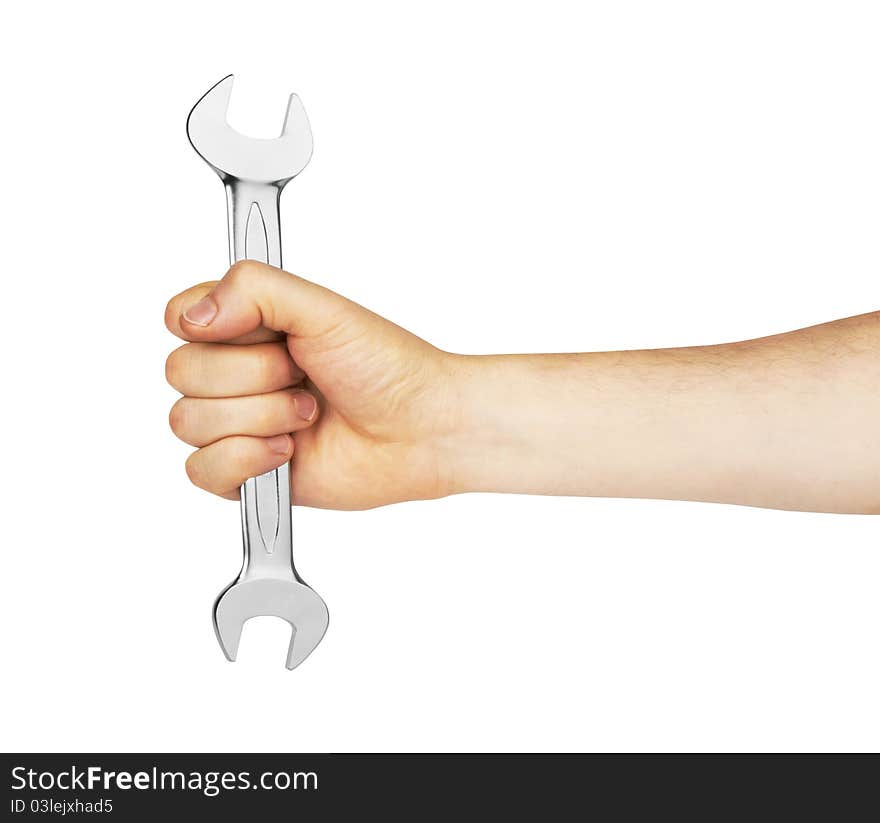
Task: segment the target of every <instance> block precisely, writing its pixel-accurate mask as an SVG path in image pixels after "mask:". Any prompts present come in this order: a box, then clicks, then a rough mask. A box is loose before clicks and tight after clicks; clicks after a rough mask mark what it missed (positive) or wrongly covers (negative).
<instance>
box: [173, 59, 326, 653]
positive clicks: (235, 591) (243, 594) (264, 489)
mask: <svg viewBox="0 0 880 823" xmlns="http://www.w3.org/2000/svg"><path fill="white" fill-rule="evenodd" d="M231 93H232V75H231V74H230V75H229V76H227V77H224V78H223V79H222V80H221V81H220V82H219V83H217V84H216V85H215V86H213V87H212V88H211V89H209V90H208V92H206V93H205V95H204V96H203V97H202V98H201V99H200V100H199V101H198V102H197V103H196V104H195V106H193V109H192V111H191V112H190V113H189V117H188V118H187V121H186V131H187V135H188V137H189V141H190V143H192V146H193V148H194V149H195V150H196V151H197V152H198V153H199V155H200V156H201V157H202V159H203V160H204V161H205V162H206V163H207V164H208V165H209V166H210V167H211V168H212V169H214V171H215V172H217V174H218V175H219V176H220V179H221V180H222V181H223V185H224V186H225V188H226V204H227V209H228V216H229V262H230V264H231V263H235V262H236V261H238V260H244V259H248V260H259V261H261V262H264V263H268V264H270V265H272V266H277V267H279V268H280V267H281V226H280V213H279V201H280V198H281V190H282V189H283V188H284V186H285V184H286V183H287V182H288V181H290V180H292V179H293V178H294V177H296V175H298V174H299V173H300V172H301V171H302V170H303V169H304V168H305V167H306V166H307V165H308V162H309V159H310V158H311V156H312V132H311V129H310V128H309V121H308V118H307V117H306V112H305V109H304V108H303V105H302V103H301V102H300V99H299V97H297V96H296V95H295V94H291V95H290V100H289V102H288V104H287V114H286V116H285V118H284V127H283V129H282V132H281V136H280V137H277V138H274V139H270V140H262V139H257V138H253V137H246V136H245V135H243V134H240V133H239V132H237V131H235V130H233V129H232V128H231V127H230V126H229V124H228V123H227V122H226V112H227V109H228V107H229V97H230V94H231ZM290 504H291V497H290V463H285V464H284V465H283V466H281V467H279V468H277V469H275V470H274V471H270V472H267V473H266V474H262V475H260V476H259V477H252V478H251V479H249V480H247V481H246V482H245V484H244V485H243V486H242V487H241V522H242V537H243V542H244V563H243V565H242V568H241V572H240V573H239V575H238V577H237V578H236V579H235V580H234V581H233V582H232V583H230V584H229V586H227V587H226V588H225V589H224V590H223V591H222V592H221V593H220V595H219V597H218V598H217V600H216V602H215V603H214V629H215V631H216V632H217V639H218V640H219V641H220V647H221V648H222V649H223V653H224V654H225V655H226V657H227V658H228V659H229V660H235V657H236V655H237V654H238V644H239V641H240V640H241V630H242V627H243V626H244V623H245V622H246V621H247V620H249V619H250V618H252V617H257V616H261V615H269V616H274V617H280V618H281V619H282V620H286V621H287V622H288V623H290V625H291V629H292V632H291V638H290V647H289V648H288V651H287V668H288V669H294V668H296V667H297V666H298V665H299V664H300V663H302V662H303V660H305V659H306V658H307V657H308V656H309V654H311V652H312V651H313V650H314V648H315V647H316V646H317V645H318V643H320V642H321V638H323V636H324V632H326V631H327V623H328V621H329V614H328V612H327V606H326V605H325V604H324V601H323V600H322V599H321V598H320V597H319V596H318V595H317V594H316V593H315V592H314V591H313V590H312V589H311V588H310V587H309V586H307V585H306V583H305V582H304V581H303V580H302V578H301V577H300V576H299V575H298V574H297V572H296V568H295V567H294V564H293V543H292V534H291V513H290Z"/></svg>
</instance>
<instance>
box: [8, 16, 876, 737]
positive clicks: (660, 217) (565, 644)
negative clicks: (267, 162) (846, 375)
mask: <svg viewBox="0 0 880 823" xmlns="http://www.w3.org/2000/svg"><path fill="white" fill-rule="evenodd" d="M2 15H3V19H2V25H0V39H2V44H0V45H2V48H0V69H2V78H3V79H2V91H3V94H2V98H3V99H2V121H3V126H2V135H0V141H2V156H3V166H4V172H3V191H4V196H3V199H2V203H0V211H2V214H0V217H2V223H0V225H2V243H3V257H2V278H3V279H2V282H3V292H2V293H3V301H2V305H3V323H2V334H3V353H4V354H3V376H4V382H5V397H4V401H3V411H2V418H3V424H4V425H3V431H4V446H3V467H4V471H3V479H2V483H3V487H4V488H3V492H4V500H5V504H4V508H5V512H4V516H5V522H6V537H5V539H4V541H3V544H4V547H5V558H4V564H5V565H4V575H3V587H2V597H0V610H2V614H0V619H2V631H3V640H2V644H3V658H4V674H3V678H2V683H0V691H2V717H0V728H2V746H3V747H4V748H5V749H6V750H24V751H38V750H49V751H52V750H56V751H76V750H86V751H88V750H93V751H94V750H98V751H100V750H110V751H112V750H121V751H139V750H146V751H150V750H154V751H156V750H158V751H163V750H191V751H201V750H206V751H207V750H228V751H238V750H241V751H249V750H255V751H258V750H270V751H272V750H274V751H298V750H316V751H332V750H336V751H340V750H342V751H345V750H356V751H357V750H505V751H506V750H631V749H637V750H688V749H697V750H702V749H710V750H728V749H733V750H775V749H783V750H815V749H833V750H846V749H859V750H866V749H871V750H873V749H876V748H877V747H878V745H880V709H878V701H877V694H878V691H880V657H878V654H877V635H878V626H880V605H878V598H877V587H878V581H880V550H878V529H880V521H878V520H876V519H873V518H869V517H856V516H830V515H821V514H793V513H784V512H774V511H761V510H749V509H744V508H736V507H730V506H718V505H702V504H690V503H666V502H650V501H648V502H646V501H627V500H618V501H611V500H578V499H556V498H545V499H537V498H519V497H503V496H491V495H483V496H465V497H460V498H455V499H448V500H443V501H438V502H430V503H413V504H404V505H398V506H393V507H390V508H386V509H382V510H376V511H371V512H365V513H336V512H320V511H310V510H299V509H297V510H295V511H294V518H295V540H296V558H297V561H298V566H299V568H300V571H301V572H302V574H303V576H304V577H305V578H306V579H307V580H308V581H309V582H310V583H311V584H313V585H314V586H315V588H316V589H317V590H318V591H319V592H320V593H321V594H322V595H323V596H324V598H325V599H326V601H327V603H328V604H329V607H330V612H331V621H330V629H329V632H328V634H327V636H326V638H325V640H324V642H323V644H322V645H321V646H320V647H319V648H318V649H317V651H316V652H315V653H314V655H313V656H312V658H311V659H310V660H308V662H307V663H306V664H305V665H303V666H302V667H300V668H299V669H298V670H296V671H295V672H292V673H291V672H287V671H286V670H285V669H284V666H283V659H284V655H285V650H286V646H287V638H288V629H287V628H286V627H285V625H284V624H282V623H281V622H279V621H273V620H272V619H269V618H262V619H259V620H256V621H254V622H253V623H251V624H249V626H248V628H247V629H246V630H245V635H244V638H243V641H242V649H241V654H240V658H239V662H237V663H235V664H230V663H227V662H226V660H225V659H224V658H223V656H222V654H221V652H220V650H219V648H218V647H217V645H216V642H215V639H214V635H213V631H212V628H211V621H210V607H211V604H212V601H213V598H214V596H215V595H216V593H217V592H218V591H219V590H220V589H221V588H222V587H223V586H224V585H225V584H226V583H227V582H229V580H231V579H232V577H233V576H234V575H235V574H236V573H237V570H238V567H239V563H240V546H239V526H238V510H237V506H236V505H234V504H232V503H229V502H226V501H221V500H219V499H215V498H212V497H210V496H208V495H207V494H204V493H202V492H200V491H198V490H196V489H195V488H193V487H191V486H190V485H189V483H188V481H187V479H186V477H185V474H184V471H183V461H184V458H185V456H186V454H187V451H188V449H187V447H185V446H184V445H183V444H181V443H179V442H178V441H176V440H175V439H174V438H173V437H172V435H171V433H170V431H169V430H168V428H167V422H166V415H167V411H168V408H169V406H170V405H171V403H172V402H173V400H174V399H175V394H174V392H173V391H172V390H171V389H170V388H168V387H167V386H166V385H165V383H164V369H163V366H164V360H165V356H166V354H167V353H168V351H169V350H170V349H171V348H172V347H173V346H174V345H175V341H174V340H173V339H172V337H171V336H170V335H169V334H168V333H167V332H166V331H165V329H164V327H163V324H162V312H163V309H164V306H165V302H166V300H167V298H168V297H170V296H171V295H172V294H174V293H175V292H177V291H179V290H181V289H183V288H185V287H186V286H188V285H190V284H192V283H194V282H196V281H200V280H206V279H214V278H216V277H219V276H220V275H221V274H222V273H223V271H224V270H225V267H226V237H225V204H224V198H223V193H222V187H221V185H220V183H219V181H218V180H217V179H216V177H215V176H214V175H213V174H212V172H211V171H210V170H209V169H208V168H207V166H205V165H204V163H202V161H201V160H200V159H199V158H198V157H197V156H196V155H195V154H194V152H193V151H192V149H191V148H190V146H189V144H188V142H187V140H186V136H185V131H184V122H185V118H186V115H187V112H188V110H189V108H190V106H191V105H192V104H193V103H194V102H195V100H196V99H197V98H198V97H199V96H200V95H201V94H202V93H203V92H204V91H205V90H206V89H207V88H208V87H209V86H211V85H212V84H213V83H214V82H216V81H217V80H218V79H220V78H221V77H222V76H223V75H225V74H227V73H228V72H230V71H231V72H235V73H236V75H237V80H236V87H235V91H234V94H233V100H232V106H231V110H230V121H231V122H232V123H233V125H235V126H237V127H238V128H240V129H241V130H244V131H246V132H248V133H252V134H256V135H263V136H272V135H273V134H275V133H277V131H278V130H279V128H280V121H281V117H282V113H283V108H284V104H285V99H286V94H287V92H288V91H291V90H295V91H297V92H298V93H299V94H300V96H301V97H302V99H303V102H304V103H305V106H306V110H307V112H308V114H309V117H310V119H311V122H312V127H313V131H314V135H315V153H314V157H313V159H312V163H311V165H310V166H309V168H308V169H307V170H306V171H305V172H304V173H303V174H302V176H301V177H300V178H298V179H297V180H295V181H294V182H293V183H292V184H291V186H290V187H289V188H288V190H287V192H286V194H285V197H284V200H283V204H282V211H283V223H284V243H285V262H286V265H287V267H288V268H290V269H291V270H293V271H296V272H298V273H300V274H302V275H304V276H306V277H310V278H312V279H315V280H318V281H319V282H321V283H324V284H326V285H328V286H330V287H331V288H334V289H336V290H338V291H340V292H342V293H344V294H346V295H348V296H350V297H352V298H354V299H356V300H358V301H359V302H361V303H364V304H366V305H367V306H369V307H371V308H373V309H374V310H376V311H378V312H380V313H382V314H384V315H386V316H388V317H390V318H391V319H393V320H395V321H397V322H399V323H401V324H402V325H404V326H406V327H408V328H410V329H412V330H413V331H415V332H417V333H418V334H420V335H422V336H424V337H426V338H427V339H429V340H431V341H432V342H434V343H436V344H437V345H439V346H441V347H444V348H447V349H450V350H455V351H462V352H505V351H521V352H530V351H567V350H576V351H583V350H594V349H615V348H636V347H655V346H674V345H687V344H696V343H710V342H722V341H727V340H734V339H740V338H748V337H752V336H758V335H764V334H768V333H773V332H777V331H784V330H788V329H793V328H797V327H801V326H805V325H810V324H813V323H817V322H821V321H824V320H829V319H833V318H836V317H841V316H845V315H851V314H858V313H861V312H865V311H869V310H873V309H877V308H878V307H880V300H878V289H880V286H878V277H877V275H878V269H880V244H878V227H880V194H878V193H880V151H878V147H880V107H878V105H877V100H878V82H880V49H878V47H877V44H878V42H880V15H878V11H877V6H876V4H873V3H851V2H823V3H814V2H768V0H762V1H761V2H743V0H738V2H712V3H706V2H689V3H688V2H664V3H654V2H621V0H615V2H607V3H606V2H602V3H599V2H593V3H574V2H573V3H561V2H548V0H542V2H533V3H517V2H503V3H502V2H497V3H490V2H475V1H474V0H470V1H469V2H450V0H446V2H443V3H414V2H400V3H390V2H380V1H379V0H372V1H371V2H369V3H363V2H360V3H358V2H350V3H338V2H327V0H322V2H316V1H315V0H312V2H308V3H303V2H283V3H266V2H263V3H261V2H254V0H249V2H246V3H243V2H235V3H231V2H217V1H216V0H215V2H211V3H183V2H179V3H173V4H171V3H169V4H162V3H151V4H143V5H141V6H139V7H136V6H134V5H133V4H127V3H89V2H79V3H54V4H44V3H39V4H37V3H31V4H23V3H18V4H11V5H10V4H7V6H6V7H5V8H4V11H3V12H2ZM519 390H520V387H517V386H511V387H510V402H512V403H515V402H516V396H517V392H518V391H519ZM522 390H525V388H523V389H522ZM535 425H536V427H539V426H543V425H553V419H552V406H551V407H548V410H547V418H546V419H544V420H536V421H535ZM878 493H880V490H878Z"/></svg>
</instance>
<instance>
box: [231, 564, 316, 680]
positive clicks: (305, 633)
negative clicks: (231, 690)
mask: <svg viewBox="0 0 880 823" xmlns="http://www.w3.org/2000/svg"><path fill="white" fill-rule="evenodd" d="M252 617H280V618H281V619H282V620H285V621H287V622H288V623H289V624H290V627H291V630H292V631H291V636H290V646H289V647H288V650H287V663H286V665H287V668H288V669H295V668H296V667H297V666H298V665H299V664H300V663H302V662H303V660H305V659H306V658H307V657H308V656H309V655H310V654H311V653H312V652H313V651H314V649H315V647H316V646H317V645H318V644H319V643H320V642H321V639H322V638H323V637H324V633H325V632H326V631H327V624H328V623H329V620H330V616H329V613H328V611H327V606H326V605H325V603H324V601H323V600H322V599H321V598H320V597H319V596H318V594H317V593H316V592H315V591H314V590H313V589H311V588H310V587H309V586H307V585H306V584H305V583H300V582H296V581H292V580H280V579H271V578H250V579H248V578H244V579H242V578H239V579H238V580H236V581H235V582H234V583H232V584H231V585H230V586H228V587H227V588H226V589H224V590H223V591H222V592H221V593H220V596H219V597H218V598H217V600H216V602H215V603H214V631H215V632H216V633H217V640H218V641H219V643H220V648H221V649H223V653H224V654H225V655H226V658H227V659H228V660H230V661H234V660H235V658H236V657H237V656H238V645H239V642H240V641H241V631H242V628H243V627H244V624H245V623H246V622H247V621H248V620H250V619H251V618H252Z"/></svg>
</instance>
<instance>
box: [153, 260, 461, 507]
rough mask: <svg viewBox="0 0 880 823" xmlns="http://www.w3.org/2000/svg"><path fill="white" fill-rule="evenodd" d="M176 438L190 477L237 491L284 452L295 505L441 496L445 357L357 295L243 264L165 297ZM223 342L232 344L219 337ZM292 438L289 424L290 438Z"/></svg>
mask: <svg viewBox="0 0 880 823" xmlns="http://www.w3.org/2000/svg"><path fill="white" fill-rule="evenodd" d="M165 323H166V325H167V326H168V328H169V330H170V331H171V332H173V333H174V334H175V335H177V336H178V337H180V338H182V339H183V340H187V341H189V342H187V343H186V344H185V345H183V346H181V347H180V348H178V349H177V350H175V351H174V352H172V353H171V355H170V357H169V358H168V361H167V364H166V375H167V379H168V382H169V383H170V384H171V385H172V386H173V387H174V388H175V389H177V390H178V391H179V392H181V394H183V395H184V396H183V397H182V398H181V399H180V400H178V401H177V403H175V404H174V406H173V408H172V409H171V414H170V424H171V428H172V430H173V431H174V433H175V434H176V435H177V436H178V437H179V438H180V439H181V440H184V441H185V442H187V443H189V444H190V445H193V446H197V447H198V450H197V451H196V452H194V453H193V454H192V455H190V457H189V459H188V460H187V463H186V468H187V473H188V474H189V477H190V479H191V480H192V482H193V483H195V484H196V485H197V486H199V487H201V488H203V489H206V490H208V491H210V492H213V493H214V494H218V495H221V496H223V497H227V498H233V499H237V498H238V494H239V486H241V484H242V483H243V482H244V481H245V480H246V479H247V478H248V477H253V476H256V475H259V474H262V473H263V472H267V471H270V470H271V469H274V468H277V467H278V466H280V465H283V464H284V463H285V462H286V461H287V460H290V459H291V457H292V455H293V453H294V451H295V459H294V460H293V463H292V483H291V485H292V494H293V501H294V502H296V503H298V504H303V505H307V506H318V507H322V508H334V509H364V508H370V507H373V506H380V505H383V504H386V503H394V502H397V501H401V500H413V499H425V498H432V497H438V496H441V495H443V494H445V493H447V491H448V487H447V486H448V478H447V476H446V471H445V465H446V461H445V458H444V451H445V445H444V444H445V443H446V441H447V438H449V437H450V435H451V434H452V432H453V431H454V430H455V429H456V421H455V414H454V407H455V406H454V402H453V397H452V393H451V385H452V383H451V379H450V378H451V374H452V372H453V371H454V361H455V359H456V358H455V356H454V355H450V354H447V353H445V352H442V351H440V350H438V349H436V348H434V347H433V346H431V345H429V344H428V343H426V342H425V341H424V340H421V339H419V338H418V337H416V336H414V335H412V334H410V333H409V332H407V331H405V330H404V329H401V328H399V327H398V326H395V325H394V324H393V323H390V322H389V321H387V320H385V319H383V318H381V317H379V316H377V315H375V314H373V313H372V312H370V311H368V310H367V309H364V308H363V307H361V306H359V305H357V304H356V303H353V302H351V301H350V300H346V299H345V298H344V297H341V296H339V295H338V294H334V293H333V292H331V291H329V290H327V289H325V288H322V287H321V286H318V285H316V284H314V283H310V282H308V281H307V280H303V279H302V278H299V277H296V276H295V275H292V274H288V273H286V272H283V271H280V270H279V269H275V268H272V267H270V266H266V265H263V264H262V263H256V262H253V261H249V260H248V261H242V262H240V263H237V264H236V265H234V266H233V267H232V268H231V269H230V270H229V271H228V272H227V274H226V275H225V276H224V278H223V279H222V280H221V281H219V282H212V283H202V284H200V285H197V286H194V287H192V288H190V289H188V290H187V291H185V292H183V293H182V294H179V295H177V296H176V297H174V298H173V299H172V300H171V301H170V302H169V304H168V308H167V309H166V312H165ZM230 343H234V344H236V345H228V344H230ZM291 433H295V436H294V437H291V436H290V435H291Z"/></svg>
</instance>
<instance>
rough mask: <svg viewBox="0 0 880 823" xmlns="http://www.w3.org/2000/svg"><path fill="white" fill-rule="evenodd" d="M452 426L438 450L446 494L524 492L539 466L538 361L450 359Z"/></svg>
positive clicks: (540, 403) (512, 357) (540, 404)
mask: <svg viewBox="0 0 880 823" xmlns="http://www.w3.org/2000/svg"><path fill="white" fill-rule="evenodd" d="M448 357H449V359H448V361H447V373H448V374H449V386H448V397H449V405H450V409H451V413H450V425H449V426H448V429H447V432H446V434H445V436H444V437H442V438H441V444H440V447H439V450H438V454H439V458H438V466H439V467H440V469H439V475H440V477H441V478H442V487H443V489H444V491H443V493H444V494H447V495H448V494H463V493H467V492H504V491H521V490H525V489H524V487H525V486H527V485H528V483H526V482H524V478H523V474H524V473H525V472H527V471H528V469H529V467H530V465H531V466H533V465H534V460H535V458H536V455H534V454H532V452H533V450H534V448H535V443H534V441H535V437H533V436H532V435H531V432H532V429H533V427H534V426H535V424H536V421H537V420H538V416H539V415H541V414H542V410H543V412H546V409H545V408H544V406H545V404H544V401H543V399H542V397H541V394H540V389H539V387H538V386H536V385H535V375H534V374H530V372H534V371H535V368H534V363H533V362H532V361H534V360H535V359H536V357H535V356H524V355H449V356H448Z"/></svg>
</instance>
